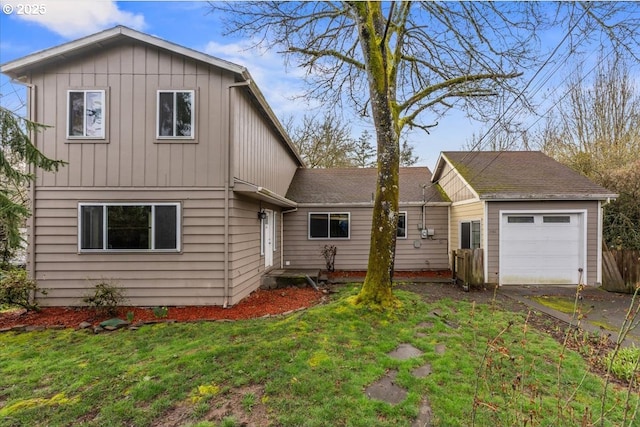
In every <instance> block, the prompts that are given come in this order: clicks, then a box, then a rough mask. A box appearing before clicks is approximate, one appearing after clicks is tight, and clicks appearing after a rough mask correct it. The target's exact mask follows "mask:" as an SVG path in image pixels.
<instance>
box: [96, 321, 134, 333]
mask: <svg viewBox="0 0 640 427" xmlns="http://www.w3.org/2000/svg"><path fill="white" fill-rule="evenodd" d="M100 326H101V327H103V328H104V329H106V330H108V331H113V330H116V329H120V328H124V327H125V326H129V322H127V321H125V320H122V319H117V318H114V319H109V320H105V321H104V322H100ZM111 328H113V329H111Z"/></svg>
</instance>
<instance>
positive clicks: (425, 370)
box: [411, 363, 431, 378]
mask: <svg viewBox="0 0 640 427" xmlns="http://www.w3.org/2000/svg"><path fill="white" fill-rule="evenodd" d="M411 375H413V376H414V377H416V378H424V377H427V376H429V375H431V365H430V364H428V363H427V364H426V365H422V366H420V367H419V368H416V369H414V370H413V371H411Z"/></svg>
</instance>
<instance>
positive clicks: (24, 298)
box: [0, 268, 46, 310]
mask: <svg viewBox="0 0 640 427" xmlns="http://www.w3.org/2000/svg"><path fill="white" fill-rule="evenodd" d="M1 274H2V275H1V276H0V305H9V306H11V305H14V306H15V305H17V306H19V307H23V308H26V309H27V310H39V309H40V307H39V306H38V304H37V303H36V301H35V295H36V292H40V293H41V294H46V292H45V291H43V290H41V289H38V285H37V283H36V281H35V280H33V279H29V276H28V275H27V272H26V270H23V269H20V268H15V269H11V270H6V271H3V272H2V273H1Z"/></svg>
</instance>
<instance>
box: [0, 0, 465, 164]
mask: <svg viewBox="0 0 640 427" xmlns="http://www.w3.org/2000/svg"><path fill="white" fill-rule="evenodd" d="M0 4H1V5H2V6H3V8H5V7H6V8H9V6H7V5H10V6H11V7H10V8H9V9H11V8H13V10H12V11H11V13H6V12H7V11H8V10H9V9H7V10H4V9H3V12H2V13H0V63H5V62H7V61H11V60H13V59H16V58H20V57H22V56H25V55H29V54H31V53H34V52H36V51H39V50H42V49H46V48H49V47H52V46H56V45H59V44H62V43H65V42H68V41H71V40H73V39H76V38H79V37H82V36H86V35H88V34H92V33H95V32H98V31H100V30H103V29H106V28H110V27H113V26H115V25H126V26H128V27H131V28H133V29H136V30H140V31H143V32H146V33H149V34H151V35H154V36H157V37H160V38H163V39H165V40H168V41H170V42H173V43H176V44H179V45H182V46H186V47H189V48H192V49H196V50H199V51H202V52H205V53H208V54H210V55H213V56H216V57H219V58H222V59H226V60H228V61H231V62H235V63H237V64H240V65H243V66H245V67H247V68H248V69H249V72H250V73H251V74H252V76H253V78H254V79H255V81H256V82H257V84H258V86H259V87H260V89H261V90H262V92H263V93H264V95H265V97H266V98H267V101H268V102H269V104H270V105H271V107H272V108H273V110H274V111H275V113H276V115H277V116H278V117H279V118H280V120H284V119H285V118H287V117H288V116H294V117H296V116H301V115H302V114H304V113H305V112H306V113H314V112H317V107H315V106H314V105H308V104H309V103H305V102H304V101H301V100H299V99H298V100H292V97H294V96H295V95H299V94H301V93H303V89H304V81H303V78H302V77H303V71H301V70H298V69H295V68H291V67H290V68H288V69H287V68H286V67H285V64H284V62H283V59H282V57H281V56H279V55H278V54H277V53H276V52H257V51H256V50H249V49H248V46H249V45H250V40H243V39H239V38H237V37H229V36H225V35H224V34H223V28H222V25H221V23H220V21H219V19H218V16H216V15H214V14H212V13H209V8H208V4H207V3H206V2H204V1H177V2H175V1H159V0H155V1H119V2H114V1H108V0H96V1H91V0H39V1H33V0H23V1H15V0H0ZM19 4H20V5H27V4H29V5H32V4H35V5H43V6H44V7H45V8H44V13H42V14H33V15H27V14H18V9H19V8H20V6H19ZM22 12H25V9H24V6H23V7H22ZM0 94H1V98H0V104H1V105H3V106H5V107H8V108H11V109H13V110H15V109H18V108H19V107H20V106H21V105H22V102H23V100H24V88H23V87H22V86H20V85H19V84H17V83H12V82H10V81H9V80H8V79H7V77H6V76H4V75H2V76H1V77H0ZM349 121H350V123H352V130H353V133H354V137H357V136H358V135H359V134H360V132H361V131H362V130H363V129H372V128H371V126H370V125H369V124H367V123H364V122H361V121H360V120H359V119H357V118H355V119H354V118H350V120H349ZM474 131H476V132H477V127H474V126H473V125H472V123H471V122H470V121H469V120H468V119H467V118H465V117H464V116H463V115H462V114H452V115H449V116H447V117H446V118H444V119H442V120H440V121H439V125H438V127H437V128H435V129H433V130H432V131H431V134H430V135H426V134H425V133H424V132H416V133H415V134H413V135H411V136H410V137H409V142H410V143H411V144H412V145H413V146H414V147H415V150H414V152H415V154H417V155H418V156H419V158H420V161H419V164H420V165H425V166H429V167H433V166H434V164H435V162H436V160H437V156H438V153H439V152H440V151H442V150H457V149H461V148H462V145H463V144H464V143H465V142H467V140H468V139H470V138H471V135H472V133H473V132H474Z"/></svg>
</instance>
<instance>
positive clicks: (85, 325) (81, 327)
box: [78, 322, 91, 329]
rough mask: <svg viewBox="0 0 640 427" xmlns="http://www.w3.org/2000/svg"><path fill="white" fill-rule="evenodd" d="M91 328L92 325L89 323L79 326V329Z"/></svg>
mask: <svg viewBox="0 0 640 427" xmlns="http://www.w3.org/2000/svg"><path fill="white" fill-rule="evenodd" d="M90 327H91V323H89V322H80V324H79V325H78V329H87V328H90Z"/></svg>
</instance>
